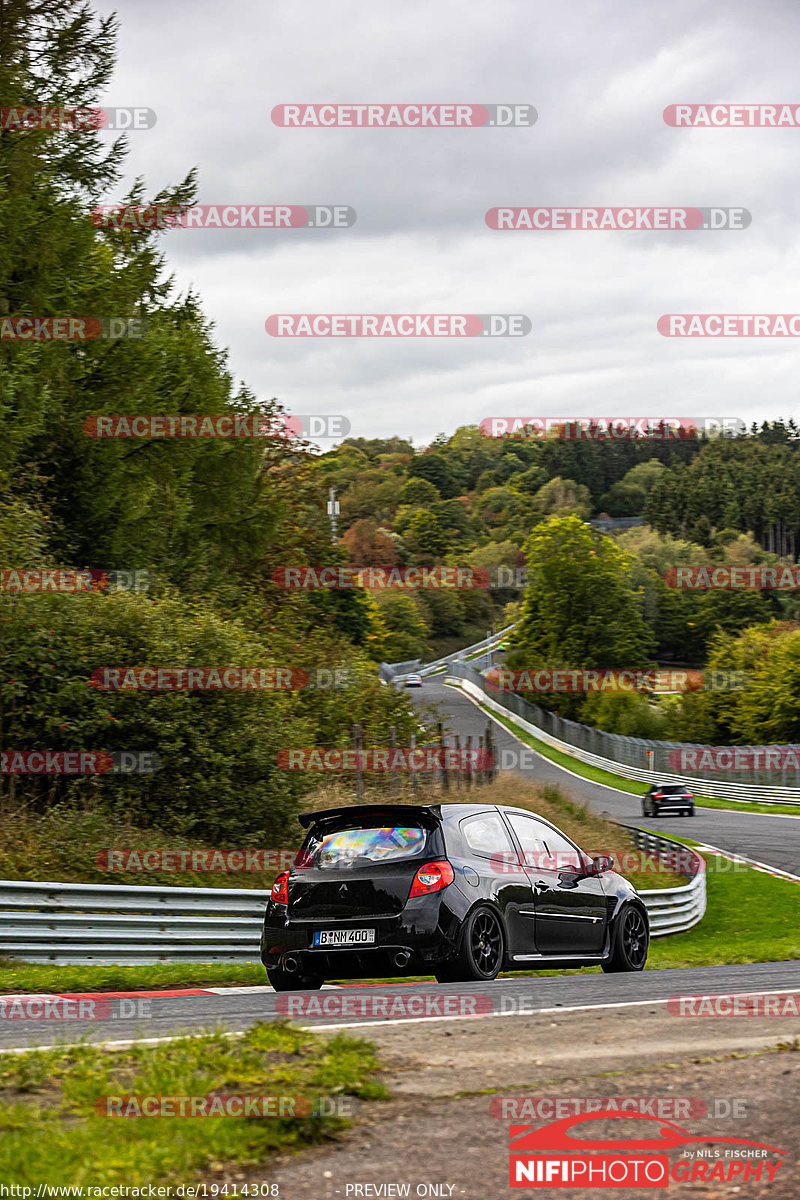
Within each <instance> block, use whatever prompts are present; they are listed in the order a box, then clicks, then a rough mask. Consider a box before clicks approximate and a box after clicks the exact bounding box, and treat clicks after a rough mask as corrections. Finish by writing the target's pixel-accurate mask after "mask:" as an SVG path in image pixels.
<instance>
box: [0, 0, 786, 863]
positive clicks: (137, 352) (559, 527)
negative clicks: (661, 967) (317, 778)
mask: <svg viewBox="0 0 800 1200" xmlns="http://www.w3.org/2000/svg"><path fill="white" fill-rule="evenodd" d="M3 23H4V30H3V34H4V42H5V46H6V53H5V54H4V56H3V59H2V61H0V92H1V93H2V95H3V97H4V103H5V104H7V105H17V106H25V105H29V104H34V103H35V104H38V105H41V104H42V103H47V104H49V105H53V106H60V107H62V108H66V109H70V108H73V107H86V106H88V105H91V104H93V103H96V101H97V97H98V95H99V94H100V93H101V91H102V89H103V88H104V87H105V85H106V83H107V81H108V80H109V78H110V76H111V73H112V71H113V66H114V44H115V37H116V25H115V21H114V19H113V18H107V19H98V18H96V17H94V16H93V15H92V14H91V12H90V10H89V9H88V8H86V7H84V6H83V5H82V4H79V3H77V2H76V0H48V3H47V4H46V5H41V4H40V3H38V2H37V0H4V4H3ZM125 153H126V145H125V139H124V138H120V139H119V140H118V141H116V142H115V143H113V144H111V145H109V144H107V143H105V142H103V141H102V140H101V139H100V138H99V137H98V135H97V134H96V133H94V132H92V131H91V130H85V131H82V132H80V133H78V132H75V131H74V130H72V129H69V128H67V129H62V130H58V129H50V130H41V129H7V128H4V129H2V130H0V237H2V253H1V254H0V320H2V318H4V317H9V318H17V317H21V316H29V317H63V316H75V315H83V316H85V315H90V316H92V317H96V318H104V317H125V318H138V319H141V320H142V321H143V322H145V323H146V329H147V332H146V336H143V337H141V338H119V339H105V338H104V339H97V340H93V341H84V342H70V341H57V340H56V341H52V340H50V341H37V340H13V339H7V338H0V547H2V563H1V564H0V565H1V566H2V568H3V569H7V568H14V567H72V568H80V569H85V568H88V569H96V570H119V569H124V570H137V569H145V570H147V571H148V572H149V574H150V577H151V578H152V580H154V581H155V582H154V583H153V585H152V586H151V587H150V588H149V590H147V591H145V592H141V593H138V594H137V593H125V592H110V593H109V592H106V593H97V594H90V595H69V594H58V595H44V594H40V595H37V594H30V595H18V594H11V593H9V592H7V591H6V592H2V591H0V641H1V643H2V657H1V658H0V746H2V747H4V748H13V747H23V748H33V747H36V748H41V747H47V748H48V749H51V750H54V751H59V750H68V749H73V748H76V747H89V746H90V747H92V748H93V749H96V750H107V751H115V750H124V749H129V748H140V749H153V750H156V751H157V752H158V753H159V755H160V757H161V758H162V760H163V761H164V763H165V764H166V765H165V768H164V769H163V770H162V771H160V772H159V773H157V774H156V775H154V776H152V777H149V778H144V777H141V776H140V777H136V776H131V777H127V778H115V779H105V780H98V779H97V778H91V777H84V778H77V779H72V780H66V779H63V778H59V777H49V778H32V777H25V776H20V777H16V776H13V775H12V776H6V777H2V776H0V789H2V794H3V799H4V802H6V803H11V804H13V803H15V802H25V803H32V804H34V805H40V806H41V805H53V804H56V803H61V802H63V801H65V800H69V801H70V802H84V801H86V802H88V801H92V802H100V801H101V800H107V799H108V798H111V799H112V800H113V802H114V803H118V804H120V803H124V804H125V805H126V806H127V807H128V810H129V811H130V812H131V814H132V815H133V817H134V818H136V819H141V820H142V821H145V822H146V821H149V820H152V819H154V818H155V817H156V816H157V817H158V820H159V821H160V823H161V826H162V827H163V828H165V829H172V830H174V831H175V832H180V833H182V834H189V833H194V834H195V835H197V836H202V837H208V838H212V839H213V838H226V837H235V838H236V839H238V841H239V844H247V839H250V840H251V841H252V843H253V844H256V843H258V842H259V841H263V839H264V838H274V837H275V836H279V835H280V834H281V831H282V830H283V829H284V828H285V827H286V824H287V822H288V820H289V818H290V817H291V815H292V814H293V812H294V811H295V810H296V808H297V806H298V804H299V803H301V800H302V793H303V792H304V791H305V790H307V789H308V788H309V787H310V786H311V783H310V782H309V781H308V780H307V779H304V778H302V777H298V776H297V775H296V774H295V775H291V774H288V773H286V772H281V771H279V770H278V769H277V767H276V765H275V757H276V751H277V748H278V746H279V743H280V744H282V745H287V744H298V745H307V744H314V743H337V742H342V741H346V739H347V738H348V737H349V735H350V730H351V727H352V723H353V722H354V721H358V722H360V723H361V724H362V726H363V729H364V736H365V740H366V741H367V743H369V741H373V742H375V741H380V740H385V739H386V737H387V732H388V728H389V726H390V725H393V726H395V728H396V730H397V733H398V736H399V737H400V738H402V737H403V736H405V735H407V734H409V733H410V732H412V730H414V729H415V728H416V718H415V717H414V716H413V713H412V710H411V708H410V706H409V705H408V703H407V702H406V700H405V699H404V697H403V696H402V695H401V694H400V693H399V692H397V691H396V690H394V689H391V688H386V687H382V686H381V685H380V682H379V679H378V675H377V664H378V663H380V662H381V661H382V660H389V661H396V660H401V659H408V658H413V657H417V656H420V657H425V656H426V655H430V656H432V655H433V653H435V652H436V650H437V649H441V647H442V646H443V645H445V646H448V647H450V646H452V647H455V646H456V645H458V644H464V642H467V641H471V640H475V639H476V638H477V637H480V636H482V635H483V634H484V633H485V631H486V629H487V628H489V627H491V626H495V627H498V625H499V623H500V622H510V621H512V620H516V619H517V618H521V623H520V625H519V628H518V630H517V632H516V634H515V639H514V649H513V651H512V655H513V656H514V657H515V658H516V659H517V660H518V661H523V660H526V665H531V664H530V659H531V657H533V658H534V659H535V660H536V663H537V664H539V662H540V660H546V665H550V666H556V665H560V664H561V663H564V664H565V665H569V666H572V667H579V666H582V665H593V663H594V662H595V661H597V660H601V662H600V665H609V666H613V665H631V660H635V661H636V662H637V663H639V662H640V661H641V662H642V663H644V662H650V661H676V662H689V663H700V664H702V663H705V662H706V661H707V660H708V661H711V660H712V659H715V658H716V659H721V658H725V656H726V655H727V656H728V657H734V658H735V657H736V656H737V655H745V656H746V655H747V654H751V653H756V652H757V653H758V654H760V655H761V656H762V657H763V658H765V659H768V658H770V656H775V661H777V660H778V658H780V661H781V662H785V661H788V660H789V659H791V660H792V661H794V660H795V659H796V657H797V653H798V636H797V633H796V624H795V622H796V620H797V618H798V616H800V613H798V611H797V594H796V593H781V594H772V593H766V592H765V593H759V592H752V591H751V592H714V591H710V592H679V591H676V590H674V589H670V588H668V587H667V586H666V585H665V583H664V572H665V570H666V569H667V567H669V566H671V565H674V564H675V563H687V564H698V563H704V562H708V561H716V562H721V563H734V564H739V563H753V562H765V561H772V560H773V559H774V557H775V556H776V555H781V556H784V557H788V558H791V559H794V558H795V557H796V553H797V550H798V548H800V540H799V539H798V531H799V527H800V507H799V506H800V487H799V486H798V484H800V467H799V465H798V464H799V463H800V460H799V459H798V430H797V428H796V427H795V426H794V425H793V424H792V423H791V422H790V423H788V424H783V423H780V422H778V423H772V424H769V425H767V424H765V425H763V426H761V427H760V428H753V429H752V430H751V431H750V432H749V433H747V434H745V435H742V436H738V437H734V438H730V439H724V440H721V441H710V442H705V441H698V440H689V441H680V442H649V441H648V442H616V443H602V442H577V443H571V442H563V441H545V442H537V441H531V440H525V439H515V438H510V439H507V440H504V439H497V440H493V439H490V438H487V437H485V436H484V435H483V434H482V433H481V432H480V430H479V429H478V428H477V427H474V426H465V427H462V428H460V429H458V430H456V431H455V433H453V434H452V435H451V436H445V435H444V434H442V435H440V436H439V437H437V438H436V439H434V441H433V442H432V443H431V445H430V446H427V447H425V448H423V449H419V448H415V447H414V446H413V445H412V443H411V442H409V441H408V440H405V439H403V438H401V437H397V436H394V437H387V438H384V439H364V438H359V437H353V438H348V439H347V440H346V441H345V442H343V443H342V444H341V445H339V446H337V447H336V448H334V449H332V450H330V451H327V452H325V453H320V452H319V451H318V450H317V449H316V448H315V447H312V446H310V445H308V444H307V443H304V442H301V441H298V440H297V439H288V438H284V437H279V436H273V437H261V438H237V439H228V440H225V439H215V438H208V439H186V438H184V439H178V440H175V439H173V440H159V439H107V440H98V439H94V438H91V437H88V436H87V435H86V432H85V430H84V422H85V421H86V419H87V418H90V417H95V416H98V415H102V414H115V413H129V414H133V413H145V414H151V415H155V414H164V415H170V414H178V413H188V414H214V415H218V416H219V415H224V414H228V415H232V414H260V415H274V414H277V413H279V412H280V411H281V409H280V406H279V404H278V403H277V402H276V401H274V400H264V399H258V398H256V396H254V395H253V394H252V392H250V391H249V390H248V388H247V387H246V386H245V385H243V384H237V383H236V382H235V381H234V379H233V377H232V375H231V372H230V370H229V367H228V364H227V360H226V356H225V354H224V352H223V351H221V350H220V349H219V348H218V347H217V346H216V345H215V341H214V330H213V328H212V327H211V325H210V324H209V322H208V320H207V319H206V318H205V317H204V315H203V312H202V307H201V303H200V299H199V297H198V296H196V295H194V294H192V293H187V294H180V293H179V292H178V291H177V289H176V287H175V284H174V281H173V280H172V279H171V278H170V277H169V276H168V274H167V272H166V269H165V263H164V258H163V255H162V253H161V251H160V249H159V238H160V237H161V236H162V234H161V233H160V232H159V231H158V230H149V229H146V228H136V229H131V228H118V229H115V228H104V227H98V225H97V224H95V223H94V222H93V220H92V218H91V211H92V209H93V208H94V207H95V205H97V204H98V203H101V202H106V201H108V200H109V199H110V198H112V197H113V198H114V199H115V200H119V197H117V196H115V188H116V187H117V186H118V184H119V181H120V179H121V175H122V168H123V163H124V158H125ZM196 186H197V183H196V178H195V174H194V172H193V171H192V170H189V171H187V173H186V174H185V176H184V177H183V178H182V179H180V180H178V181H177V182H176V183H175V184H174V185H173V186H171V187H168V188H165V189H163V190H162V191H161V192H159V193H158V194H155V195H152V194H150V193H149V192H148V190H147V186H146V183H145V182H144V181H141V180H139V181H137V182H136V183H135V184H134V185H133V186H132V188H131V189H130V191H129V193H128V195H127V196H124V197H122V202H123V203H125V204H134V205H135V204H143V203H147V204H150V203H156V204H158V203H162V204H169V205H174V206H181V205H187V204H190V203H191V202H192V201H193V199H194V196H195V191H196ZM330 487H335V488H336V489H337V493H338V496H339V499H340V502H341V525H340V538H339V543H338V544H337V545H333V544H332V543H331V535H330V526H329V523H328V519H327V516H326V508H325V502H326V499H327V492H328V488H330ZM603 514H607V515H609V516H612V517H630V516H633V517H643V518H644V521H645V522H646V523H645V524H643V525H641V526H640V527H638V528H635V529H632V530H631V531H629V532H627V533H625V534H623V535H621V536H619V537H618V538H616V539H615V540H614V541H612V540H611V539H609V538H604V537H602V535H601V534H600V533H599V532H598V531H597V530H596V529H594V528H593V527H592V526H591V524H590V522H591V520H592V519H593V518H595V517H597V516H600V515H603ZM335 562H347V563H350V564H354V565H395V564H398V565H407V564H410V565H426V564H439V563H444V564H450V565H453V564H468V565H473V566H480V567H488V568H493V567H498V566H510V567H521V566H522V565H523V564H525V563H528V564H530V566H531V568H532V576H531V581H530V584H529V586H528V588H527V590H526V591H525V592H524V593H523V591H522V590H521V589H519V588H518V589H513V588H508V589H499V590H496V591H491V592H487V591H483V592H482V591H453V590H443V591H437V592H434V591H429V592H425V593H419V592H412V591H386V592H383V593H381V592H367V591H364V590H352V591H338V592H330V591H324V592H313V591H312V592H293V593H287V592H285V591H281V590H280V589H279V588H277V587H276V586H275V584H274V582H273V580H272V573H273V570H274V569H275V568H276V567H280V566H284V565H287V564H292V565H302V564H312V565H323V564H326V563H335ZM709 656H711V657H709ZM567 659H570V660H571V661H569V662H567ZM152 663H155V664H157V665H159V666H165V667H169V666H218V665H220V663H224V664H229V663H235V664H236V665H240V666H245V667H249V666H256V665H278V664H287V663H289V664H291V665H292V666H293V667H296V668H300V669H306V670H313V669H315V668H317V667H323V668H329V669H335V668H345V669H346V670H347V672H348V675H347V684H346V694H345V695H343V694H342V693H341V692H336V691H333V690H327V691H326V690H312V689H306V690H303V691H297V692H287V693H280V694H278V693H269V692H253V693H249V694H246V695H244V694H240V693H235V694H226V693H217V694H211V693H181V694H175V693H169V694H163V695H162V694H158V693H152V694H143V693H126V692H104V691H99V690H98V689H96V688H94V687H93V686H92V680H91V676H92V672H93V671H95V670H96V669H98V668H102V667H105V666H115V667H125V666H141V665H144V664H152ZM795 675H796V673H795V674H791V673H789V676H787V677H790V678H791V679H794V678H795ZM593 705H594V707H593ZM715 705H716V706H715ZM797 707H798V702H797V701H796V700H794V701H792V700H791V699H786V697H784V696H783V694H781V697H780V703H777V706H776V707H775V708H774V709H770V711H769V712H768V711H767V709H768V708H769V706H768V705H766V703H765V702H764V703H762V702H760V701H759V700H758V699H757V697H756V695H755V693H754V695H753V696H752V697H751V698H750V699H749V700H746V699H744V698H738V699H737V698H734V699H731V700H729V701H728V702H727V704H726V703H721V702H720V703H719V704H717V703H716V701H714V702H713V703H712V702H711V701H707V700H706V699H704V698H699V699H698V698H689V700H687V704H686V705H685V706H684V707H683V708H681V709H680V711H677V710H676V711H675V712H674V713H673V714H672V716H671V718H670V720H671V721H672V724H671V725H666V724H664V720H665V718H664V716H663V714H662V713H660V712H659V713H654V712H653V711H652V709H651V708H650V707H648V706H647V702H646V701H642V703H641V704H639V703H638V701H636V702H635V704H634V709H633V711H631V710H630V706H628V709H627V710H626V711H625V712H623V711H622V707H620V706H617V707H616V708H615V706H614V704H611V705H605V707H604V706H603V705H599V706H598V704H597V702H596V701H594V702H593V701H586V702H585V707H584V708H583V709H581V715H582V716H583V718H584V719H593V720H595V721H596V722H597V723H598V724H604V725H605V726H606V727H619V726H620V722H626V723H627V726H628V729H629V731H632V730H633V729H639V730H642V729H652V728H654V727H655V726H654V722H655V723H656V725H658V722H659V721H660V722H661V724H660V725H658V728H659V729H662V730H664V729H666V730H667V733H666V734H665V736H673V735H674V736H680V733H684V734H685V733H686V731H696V732H702V733H703V734H704V736H711V735H712V734H715V735H716V734H718V735H719V736H723V737H729V738H739V739H741V738H748V739H750V740H759V739H760V738H762V737H766V736H767V734H769V735H770V736H773V735H774V738H775V739H776V740H779V738H780V737H785V736H788V733H787V731H790V730H792V729H793V728H794V725H793V722H795V723H796V720H797V717H796V712H797ZM776 713H778V714H780V717H776V715H775V714H776ZM671 731H678V732H675V733H674V734H673V732H671Z"/></svg>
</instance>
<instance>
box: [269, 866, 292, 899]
mask: <svg viewBox="0 0 800 1200" xmlns="http://www.w3.org/2000/svg"><path fill="white" fill-rule="evenodd" d="M288 882H289V872H288V871H281V873H280V875H278V876H277V878H276V879H275V882H274V883H273V885H272V903H273V904H288V903H289V893H288V892H287V890H286V885H287V883H288Z"/></svg>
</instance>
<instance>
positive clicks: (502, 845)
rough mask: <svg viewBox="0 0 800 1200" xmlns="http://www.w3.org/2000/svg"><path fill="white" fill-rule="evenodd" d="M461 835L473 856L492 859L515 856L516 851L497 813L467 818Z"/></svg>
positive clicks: (462, 825) (463, 822)
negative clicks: (505, 855) (497, 856)
mask: <svg viewBox="0 0 800 1200" xmlns="http://www.w3.org/2000/svg"><path fill="white" fill-rule="evenodd" d="M461 834H462V837H463V838H464V841H465V842H466V844H467V846H468V847H469V849H470V850H471V851H472V852H473V854H480V855H482V856H485V857H487V858H491V856H492V855H493V854H513V853H514V849H513V847H512V845H511V839H510V838H509V836H508V833H507V831H506V828H505V826H504V825H503V822H502V821H501V820H500V817H499V816H498V815H497V813H483V814H482V815H481V816H479V817H467V818H466V819H465V820H463V821H462V822H461Z"/></svg>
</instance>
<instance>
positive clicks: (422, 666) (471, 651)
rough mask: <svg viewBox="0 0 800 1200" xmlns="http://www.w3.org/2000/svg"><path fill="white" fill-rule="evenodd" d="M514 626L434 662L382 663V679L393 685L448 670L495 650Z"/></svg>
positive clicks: (508, 626)
mask: <svg viewBox="0 0 800 1200" xmlns="http://www.w3.org/2000/svg"><path fill="white" fill-rule="evenodd" d="M513 628H514V626H513V625H506V627H505V629H501V630H500V632H499V633H493V634H492V635H491V637H488V638H484V639H483V641H482V642H474V643H473V644H472V645H471V646H464V647H463V648H462V649H461V650H456V651H455V652H454V653H453V654H446V655H445V656H444V658H436V659H434V660H433V662H429V663H423V662H422V659H419V658H418V659H416V660H415V661H414V662H406V663H381V665H380V674H381V678H382V679H385V680H387V682H388V681H389V680H391V681H392V682H393V683H396V682H398V681H399V680H401V679H405V677H406V675H423V676H424V675H433V674H435V673H436V672H437V671H441V670H442V669H443V668H447V667H448V666H449V665H450V664H451V663H458V662H463V661H464V659H467V658H470V657H471V656H472V655H477V654H478V653H479V652H480V651H481V650H493V649H494V648H495V646H498V645H499V644H500V642H502V640H503V638H505V637H507V636H508V634H509V633H510V632H511V630H512V629H513Z"/></svg>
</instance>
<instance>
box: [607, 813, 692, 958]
mask: <svg viewBox="0 0 800 1200" xmlns="http://www.w3.org/2000/svg"><path fill="white" fill-rule="evenodd" d="M624 828H625V829H627V830H628V833H630V835H631V837H632V838H633V842H634V845H635V846H636V847H637V849H639V850H643V851H644V853H645V854H649V855H652V856H653V857H654V858H657V859H658V860H659V862H660V863H662V864H663V865H664V866H666V867H670V866H672V865H673V864H674V863H676V862H677V863H678V864H680V870H679V871H676V874H683V873H684V871H685V870H686V869H687V868H688V870H689V871H690V872H691V879H690V881H689V883H687V884H686V885H685V886H683V887H673V888H649V889H647V890H646V891H645V890H643V891H641V892H640V893H639V895H640V896H641V898H642V900H643V901H644V904H645V908H646V909H647V914H648V916H649V918H650V936H651V937H666V935H667V934H670V933H686V931H687V930H689V929H692V928H693V926H695V925H697V924H698V922H700V921H702V919H703V917H704V916H705V912H706V864H705V860H704V858H703V856H702V855H701V854H698V853H697V851H696V850H692V849H691V847H690V846H685V845H683V843H682V842H673V841H671V840H670V839H669V838H665V837H661V836H659V835H658V834H655V833H650V832H649V830H646V829H638V828H636V827H635V826H632V825H626V826H624Z"/></svg>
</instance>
